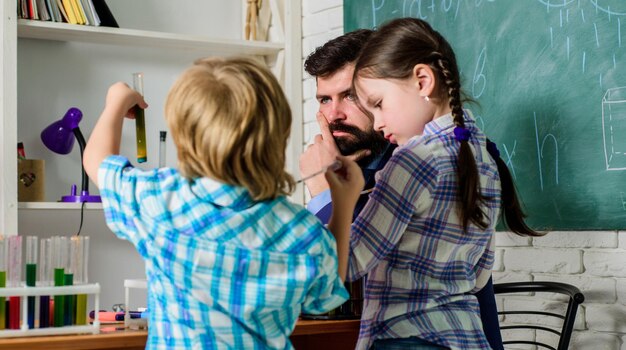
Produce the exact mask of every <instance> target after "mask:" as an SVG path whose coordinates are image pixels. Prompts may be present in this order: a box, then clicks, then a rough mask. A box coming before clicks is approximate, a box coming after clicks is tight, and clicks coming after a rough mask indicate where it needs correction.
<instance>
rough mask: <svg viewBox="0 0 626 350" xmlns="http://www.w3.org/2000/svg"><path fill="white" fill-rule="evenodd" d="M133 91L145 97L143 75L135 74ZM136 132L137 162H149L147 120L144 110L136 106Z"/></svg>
mask: <svg viewBox="0 0 626 350" xmlns="http://www.w3.org/2000/svg"><path fill="white" fill-rule="evenodd" d="M133 89H135V91H137V92H138V93H139V94H141V96H143V73H134V74H133ZM135 131H136V137H137V162H139V163H145V162H146V161H148V151H147V149H146V147H147V146H146V119H145V114H144V112H143V108H141V107H140V106H139V105H137V106H135Z"/></svg>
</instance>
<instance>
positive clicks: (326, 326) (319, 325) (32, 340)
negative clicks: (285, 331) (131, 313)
mask: <svg viewBox="0 0 626 350" xmlns="http://www.w3.org/2000/svg"><path fill="white" fill-rule="evenodd" d="M102 329H103V331H102V332H101V333H100V334H80V335H79V334H76V335H55V336H41V337H23V338H9V339H0V349H12V350H20V349H24V350H27V349H28V350H37V349H48V350H56V349H59V350H61V349H63V350H75V349H144V348H145V346H146V339H147V337H148V332H147V331H145V330H138V331H136V330H126V329H125V330H114V331H106V330H107V329H115V326H113V327H111V326H108V325H107V326H103V327H102ZM358 331H359V320H346V321H313V320H299V321H298V323H297V324H296V328H295V330H294V331H293V333H292V335H291V338H292V341H294V343H297V341H298V338H301V337H308V336H311V335H323V334H334V335H337V334H336V333H346V334H351V335H354V334H358ZM355 332H356V333H355ZM294 345H295V344H294ZM296 348H298V347H297V346H296Z"/></svg>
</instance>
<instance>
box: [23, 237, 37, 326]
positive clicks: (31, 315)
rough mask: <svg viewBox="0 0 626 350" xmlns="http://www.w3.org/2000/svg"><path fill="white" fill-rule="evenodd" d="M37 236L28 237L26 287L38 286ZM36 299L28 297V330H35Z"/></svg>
mask: <svg viewBox="0 0 626 350" xmlns="http://www.w3.org/2000/svg"><path fill="white" fill-rule="evenodd" d="M38 242H39V240H38V238H37V237H35V236H27V237H26V286H28V287H35V286H36V284H37V245H38V244H37V243H38ZM35 299H36V298H35V297H34V296H30V297H28V328H35Z"/></svg>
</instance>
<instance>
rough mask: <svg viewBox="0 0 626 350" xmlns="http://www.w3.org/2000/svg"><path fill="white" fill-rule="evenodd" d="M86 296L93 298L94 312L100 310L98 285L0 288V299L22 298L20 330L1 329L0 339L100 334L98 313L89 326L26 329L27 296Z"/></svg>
mask: <svg viewBox="0 0 626 350" xmlns="http://www.w3.org/2000/svg"><path fill="white" fill-rule="evenodd" d="M73 294H87V295H93V296H94V310H99V309H100V284H98V283H93V284H81V285H74V286H62V287H26V286H24V287H10V288H0V297H23V298H21V300H20V303H21V308H20V309H21V312H22V316H21V324H20V329H2V330H0V338H11V337H30V336H39V335H58V334H79V333H92V334H97V333H99V332H100V320H99V319H98V313H97V312H96V313H95V319H94V320H93V323H92V324H91V325H74V326H63V327H47V328H28V320H27V319H28V298H24V297H29V296H45V295H49V296H54V295H73Z"/></svg>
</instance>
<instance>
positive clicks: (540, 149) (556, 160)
mask: <svg viewBox="0 0 626 350" xmlns="http://www.w3.org/2000/svg"><path fill="white" fill-rule="evenodd" d="M533 118H534V120H535V141H536V142H537V163H538V165H539V167H538V171H539V184H540V186H541V190H542V191H543V165H542V161H541V160H542V159H543V158H544V154H543V153H544V152H543V151H544V150H545V147H546V141H552V142H553V143H554V179H555V183H556V184H557V185H558V184H559V141H557V139H556V136H554V135H553V134H550V133H548V134H546V136H544V137H543V139H542V141H541V144H540V143H539V127H538V126H537V113H536V112H534V113H533Z"/></svg>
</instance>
